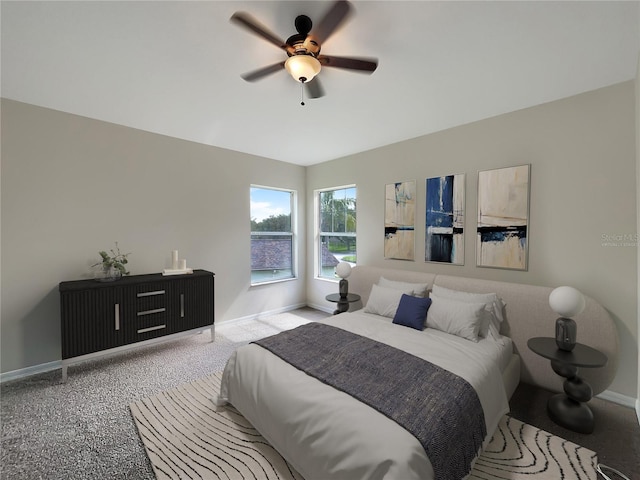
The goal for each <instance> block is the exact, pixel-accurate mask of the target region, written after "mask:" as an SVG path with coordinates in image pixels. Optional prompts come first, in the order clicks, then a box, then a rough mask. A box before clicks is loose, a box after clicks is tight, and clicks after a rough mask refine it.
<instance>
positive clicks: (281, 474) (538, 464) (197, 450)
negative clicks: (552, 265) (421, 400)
mask: <svg viewBox="0 0 640 480" xmlns="http://www.w3.org/2000/svg"><path fill="white" fill-rule="evenodd" d="M220 375H221V374H220V373H215V374H212V375H210V376H208V377H205V378H203V379H200V380H197V381H195V382H192V383H189V384H185V385H181V386H179V387H177V388H174V389H171V390H167V391H165V392H162V393H160V394H158V395H155V396H153V397H149V398H146V399H144V400H141V401H138V402H135V403H132V404H131V405H130V408H131V413H132V415H133V418H134V420H135V423H136V426H137V428H138V433H139V434H140V438H141V439H142V442H143V443H144V446H145V449H146V451H147V454H148V456H149V459H150V460H151V464H152V466H153V469H154V472H155V474H156V477H157V478H158V479H159V480H164V479H196V478H197V479H218V478H221V479H256V480H258V479H265V480H266V479H268V480H271V479H279V480H302V477H301V476H300V474H298V473H297V472H296V471H295V470H294V469H293V468H292V467H291V466H290V465H289V464H288V463H287V462H286V461H285V460H284V459H283V458H282V457H281V456H280V455H279V454H278V452H277V451H276V450H275V449H273V447H271V445H269V444H268V443H267V441H266V440H265V439H264V438H263V437H262V436H261V435H260V434H259V433H258V432H257V430H255V429H254V428H253V427H252V426H251V424H250V423H249V422H248V421H247V420H246V419H245V418H244V417H243V416H242V415H241V414H240V413H238V412H237V411H236V410H235V409H234V408H232V407H225V408H223V409H219V410H218V411H216V409H215V408H214V405H213V403H212V402H211V400H210V398H211V397H212V396H213V394H214V393H217V392H218V388H219V385H220ZM596 463H597V459H596V454H595V453H594V452H592V451H591V450H588V449H586V448H583V447H580V446H579V445H576V444H574V443H571V442H568V441H567V440H564V439H562V438H560V437H557V436H554V435H552V434H550V433H547V432H545V431H543V430H539V429H537V428H535V427H533V426H531V425H527V424H525V423H522V422H520V421H518V420H516V419H513V418H511V417H509V416H505V417H504V418H503V419H502V421H501V422H500V425H499V427H498V429H497V430H496V433H495V434H494V436H493V439H492V440H491V443H490V444H489V445H488V447H487V448H486V449H485V451H484V452H483V454H482V455H481V456H480V457H479V458H478V460H477V461H476V464H475V466H474V469H473V471H472V473H471V475H470V476H469V478H470V479H472V480H489V479H492V480H493V479H513V480H521V479H525V478H526V479H530V480H562V479H567V480H587V479H588V480H596V479H597V474H596V471H595V465H596Z"/></svg>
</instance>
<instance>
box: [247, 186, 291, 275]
mask: <svg viewBox="0 0 640 480" xmlns="http://www.w3.org/2000/svg"><path fill="white" fill-rule="evenodd" d="M294 199H295V192H293V191H290V190H277V189H272V188H265V187H256V186H252V187H251V284H252V285H254V284H258V283H266V282H273V281H276V280H283V279H287V278H295V276H296V275H295V261H294V250H295V249H294V240H293V238H294V232H293V228H292V225H293V223H292V212H293V205H294Z"/></svg>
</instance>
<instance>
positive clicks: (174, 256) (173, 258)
mask: <svg viewBox="0 0 640 480" xmlns="http://www.w3.org/2000/svg"><path fill="white" fill-rule="evenodd" d="M171 268H172V269H173V270H177V269H178V250H173V251H172V252H171Z"/></svg>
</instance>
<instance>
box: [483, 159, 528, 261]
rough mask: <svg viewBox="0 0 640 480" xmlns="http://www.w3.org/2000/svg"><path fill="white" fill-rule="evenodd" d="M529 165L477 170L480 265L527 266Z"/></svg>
mask: <svg viewBox="0 0 640 480" xmlns="http://www.w3.org/2000/svg"><path fill="white" fill-rule="evenodd" d="M529 176H530V165H521V166H517V167H507V168H498V169H495V170H486V171H483V172H478V231H477V244H476V248H477V250H476V263H477V265H478V266H479V267H494V268H506V269H511V270H527V268H528V265H527V263H528V249H529V242H528V228H529Z"/></svg>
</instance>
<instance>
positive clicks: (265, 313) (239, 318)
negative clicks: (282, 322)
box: [216, 303, 315, 326]
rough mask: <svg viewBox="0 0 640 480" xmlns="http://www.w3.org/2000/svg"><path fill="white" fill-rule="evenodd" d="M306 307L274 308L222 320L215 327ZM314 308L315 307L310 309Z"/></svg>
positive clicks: (298, 304) (296, 305)
mask: <svg viewBox="0 0 640 480" xmlns="http://www.w3.org/2000/svg"><path fill="white" fill-rule="evenodd" d="M306 306H308V305H307V304H306V303H297V304H295V305H288V306H286V307H282V308H276V309H274V310H265V311H263V312H260V313H254V314H252V315H246V316H244V317H236V318H230V319H228V320H222V321H221V322H216V325H217V326H220V325H231V324H234V323H242V322H248V321H251V320H257V319H258V318H260V317H266V316H269V315H277V314H279V313H285V312H290V311H291V310H297V309H298V308H303V307H306ZM312 308H315V307H312Z"/></svg>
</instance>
